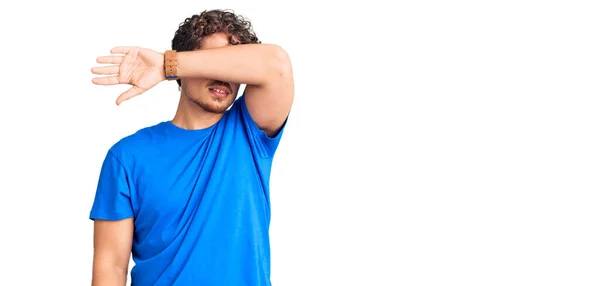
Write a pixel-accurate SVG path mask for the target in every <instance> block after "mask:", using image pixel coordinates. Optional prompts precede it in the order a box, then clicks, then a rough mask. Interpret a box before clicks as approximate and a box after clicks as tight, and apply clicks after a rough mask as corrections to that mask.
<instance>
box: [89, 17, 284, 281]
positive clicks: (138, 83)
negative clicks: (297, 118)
mask: <svg viewBox="0 0 600 286" xmlns="http://www.w3.org/2000/svg"><path fill="white" fill-rule="evenodd" d="M172 49H173V50H171V51H166V52H165V53H164V54H163V53H159V52H155V51H152V50H149V49H145V48H139V47H116V48H114V49H112V51H111V53H112V54H113V55H111V56H102V57H99V58H98V59H97V62H98V63H100V64H108V66H101V67H95V68H93V69H92V72H93V73H94V74H97V75H101V76H99V77H96V78H94V79H93V80H92V81H93V83H95V84H98V85H114V84H129V85H131V86H132V87H131V88H130V89H129V90H127V91H126V92H124V93H123V94H121V95H120V96H119V97H118V99H117V104H120V103H121V102H123V101H124V100H128V99H130V98H132V97H134V96H136V95H139V94H141V93H143V92H145V91H146V90H148V89H150V88H152V87H153V86H155V85H157V84H158V83H160V82H162V81H166V80H176V81H177V83H178V85H179V87H180V90H181V97H180V100H179V105H178V108H177V112H176V114H175V116H174V118H173V119H172V120H171V121H164V122H161V123H158V124H156V125H154V126H150V127H147V128H143V129H140V130H139V131H137V132H135V133H134V134H132V135H130V136H127V137H125V138H123V139H121V140H120V141H119V142H117V143H116V144H114V145H113V146H112V147H111V148H110V150H109V151H108V154H107V156H106V158H105V160H104V163H103V165H102V169H101V172H100V178H99V182H98V188H97V190H96V195H95V199H94V203H93V206H92V208H91V212H90V218H91V219H92V220H94V260H93V272H92V273H93V274H92V285H94V286H100V285H125V283H126V281H127V271H128V263H129V258H130V255H131V254H132V255H133V259H134V262H135V265H134V267H133V269H132V271H131V282H132V285H206V286H209V285H210V286H218V285H227V286H238V285H240V286H241V285H261V286H262V285H271V282H270V245H269V223H270V215H271V214H270V201H269V177H270V171H271V163H272V159H273V156H274V154H275V150H276V149H277V146H278V144H279V141H280V139H281V136H282V132H283V128H284V126H285V123H286V121H287V118H288V114H289V112H290V109H291V106H292V101H293V97H294V81H293V76H292V68H291V63H290V60H289V58H288V56H287V54H286V52H285V51H284V50H283V49H282V48H280V47H278V46H276V45H269V44H261V43H260V42H259V41H258V39H257V37H256V36H255V34H254V32H253V31H252V27H251V24H250V22H249V21H247V20H246V19H244V18H242V17H241V16H239V15H235V14H233V13H232V12H229V11H223V10H212V11H205V12H203V13H201V14H199V15H194V16H192V17H190V18H188V19H186V20H185V21H184V22H183V23H182V24H181V25H180V27H179V29H178V30H177V32H176V33H175V36H174V38H173V41H172ZM240 84H246V89H245V91H244V93H243V94H242V95H241V96H240V97H239V98H237V99H236V95H237V92H238V89H239V87H240Z"/></svg>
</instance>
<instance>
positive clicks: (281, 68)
mask: <svg viewBox="0 0 600 286" xmlns="http://www.w3.org/2000/svg"><path fill="white" fill-rule="evenodd" d="M271 49H272V50H271V55H272V61H271V70H272V71H273V73H272V76H274V77H277V78H286V77H291V76H292V62H291V60H290V56H289V55H288V53H287V52H286V51H285V50H284V49H283V48H282V47H280V46H277V45H271Z"/></svg>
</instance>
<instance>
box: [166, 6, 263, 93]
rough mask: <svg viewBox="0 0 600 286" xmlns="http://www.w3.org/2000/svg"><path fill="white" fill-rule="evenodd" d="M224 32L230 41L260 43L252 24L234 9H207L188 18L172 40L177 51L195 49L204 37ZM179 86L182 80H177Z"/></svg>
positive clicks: (233, 43) (234, 42) (235, 42)
mask: <svg viewBox="0 0 600 286" xmlns="http://www.w3.org/2000/svg"><path fill="white" fill-rule="evenodd" d="M218 32H223V33H226V34H227V35H228V36H229V43H230V44H232V45H240V44H260V43H261V42H260V41H259V40H258V38H257V37H256V34H255V33H254V31H253V29H252V24H251V23H250V21H249V20H248V19H246V18H244V17H243V16H241V15H236V14H235V13H234V12H233V11H232V10H220V9H216V10H206V11H204V12H202V13H200V14H196V15H193V16H191V17H189V18H186V19H185V20H184V21H183V22H182V23H181V24H179V28H178V29H177V31H176V32H175V36H174V37H173V40H172V42H171V45H172V49H173V50H176V51H193V50H196V49H198V48H200V44H201V43H202V39H204V37H205V36H209V35H212V34H214V33H218ZM177 83H178V84H179V86H181V81H180V80H177Z"/></svg>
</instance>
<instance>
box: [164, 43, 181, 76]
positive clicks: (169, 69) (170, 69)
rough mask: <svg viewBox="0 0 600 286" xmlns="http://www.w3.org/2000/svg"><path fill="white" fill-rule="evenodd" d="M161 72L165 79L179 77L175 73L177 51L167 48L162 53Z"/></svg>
mask: <svg viewBox="0 0 600 286" xmlns="http://www.w3.org/2000/svg"><path fill="white" fill-rule="evenodd" d="M163 73H164V76H165V79H167V80H177V79H179V77H178V75H177V51H175V50H167V51H166V52H165V53H164V69H163Z"/></svg>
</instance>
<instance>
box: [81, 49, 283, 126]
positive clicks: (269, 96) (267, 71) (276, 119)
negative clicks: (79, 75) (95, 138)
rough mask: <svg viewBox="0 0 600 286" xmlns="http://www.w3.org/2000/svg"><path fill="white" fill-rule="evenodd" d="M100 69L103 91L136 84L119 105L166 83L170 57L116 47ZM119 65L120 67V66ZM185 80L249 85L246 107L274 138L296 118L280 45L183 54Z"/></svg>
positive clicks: (180, 73) (101, 59) (102, 59)
mask: <svg viewBox="0 0 600 286" xmlns="http://www.w3.org/2000/svg"><path fill="white" fill-rule="evenodd" d="M111 53H112V54H125V55H124V56H102V57H98V59H97V62H98V63H101V64H113V65H111V66H105V67H94V68H92V72H93V73H94V74H97V75H110V76H108V77H96V78H93V79H92V82H93V83H95V84H98V85H116V84H130V85H132V87H131V88H130V89H129V90H127V91H125V92H123V93H122V94H121V95H120V96H119V97H118V98H117V104H120V103H121V102H123V101H125V100H128V99H130V98H132V97H134V96H137V95H139V94H141V93H144V92H145V91H147V90H148V89H150V88H152V87H154V86H155V85H157V84H158V83H160V82H162V81H165V80H166V78H165V71H164V54H161V53H159V52H156V51H152V50H150V49H145V48H140V47H115V48H113V49H112V50H111ZM114 64H116V65H114ZM177 64H178V66H177V74H178V76H179V77H180V78H208V79H214V80H220V81H225V82H233V83H240V84H246V91H245V93H246V97H245V98H246V105H247V106H248V111H249V112H250V115H251V116H252V119H253V120H254V122H255V123H256V124H257V125H258V126H259V128H260V129H262V130H263V131H265V133H267V135H274V134H275V133H276V132H278V130H279V128H280V127H281V125H282V124H283V122H284V121H285V119H286V118H287V116H288V113H289V112H290V109H291V105H292V101H293V98H294V79H293V75H292V65H291V62H290V59H289V57H288V55H287V53H286V52H285V51H284V50H283V49H282V48H280V47H279V46H276V45H270V44H243V45H233V46H225V47H220V48H213V49H201V50H194V51H187V52H178V53H177Z"/></svg>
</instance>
